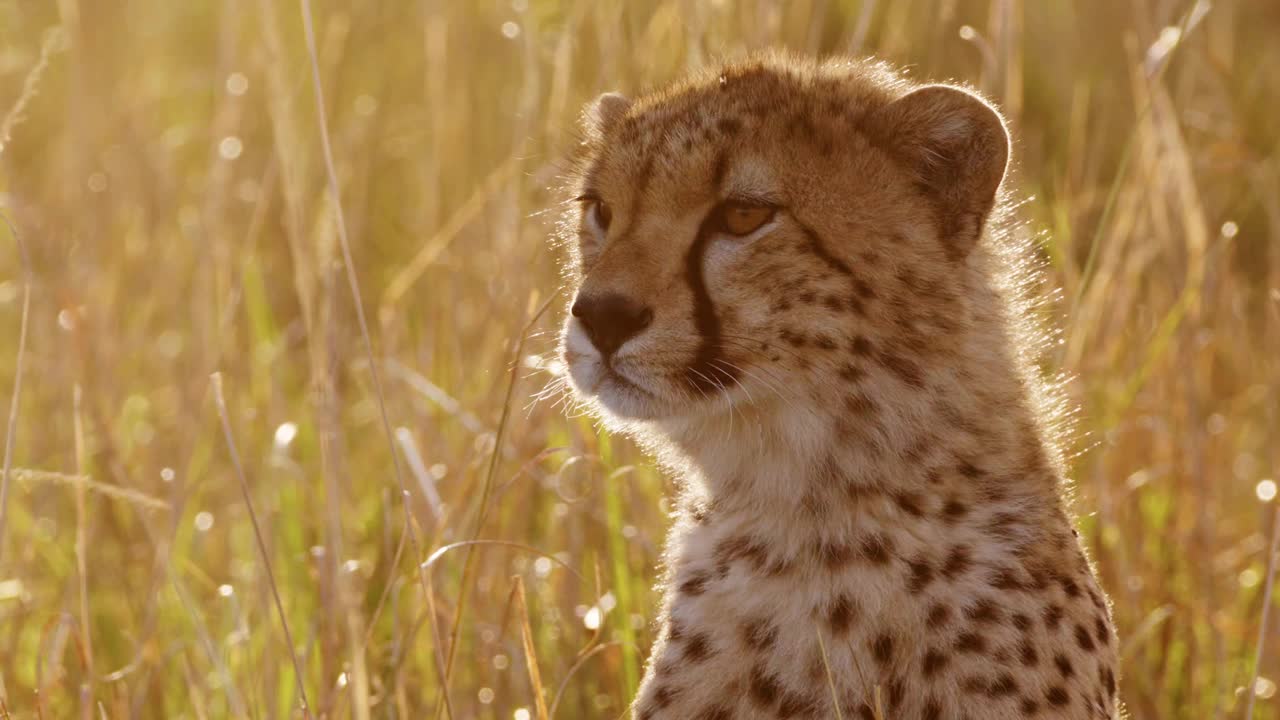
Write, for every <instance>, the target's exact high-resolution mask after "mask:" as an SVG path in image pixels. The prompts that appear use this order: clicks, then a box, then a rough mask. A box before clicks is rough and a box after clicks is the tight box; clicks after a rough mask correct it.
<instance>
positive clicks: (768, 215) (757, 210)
mask: <svg viewBox="0 0 1280 720" xmlns="http://www.w3.org/2000/svg"><path fill="white" fill-rule="evenodd" d="M776 212H777V209H776V208H774V207H772V206H770V205H750V204H747V203H729V204H727V205H725V206H724V209H723V210H721V212H720V223H721V225H722V226H723V227H724V231H725V232H727V233H729V234H730V235H738V236H742V235H750V234H751V233H753V232H755V231H756V230H759V229H760V226H761V225H764V224H765V223H767V222H769V221H770V220H772V219H773V216H774V214H775V213H776Z"/></svg>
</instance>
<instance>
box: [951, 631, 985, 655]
mask: <svg viewBox="0 0 1280 720" xmlns="http://www.w3.org/2000/svg"><path fill="white" fill-rule="evenodd" d="M986 649H987V641H986V639H984V638H983V637H982V636H981V635H978V634H977V633H972V632H963V633H960V634H959V635H958V636H956V650H959V651H960V652H966V653H980V652H984V651H986Z"/></svg>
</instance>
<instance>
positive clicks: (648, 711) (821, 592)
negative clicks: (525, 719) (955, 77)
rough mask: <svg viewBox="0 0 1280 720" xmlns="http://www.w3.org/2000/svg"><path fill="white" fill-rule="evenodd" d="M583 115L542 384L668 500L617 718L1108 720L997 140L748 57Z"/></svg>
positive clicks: (894, 89) (924, 96)
mask: <svg viewBox="0 0 1280 720" xmlns="http://www.w3.org/2000/svg"><path fill="white" fill-rule="evenodd" d="M584 118H585V120H584V132H583V143H582V146H581V148H580V150H581V153H580V158H579V159H580V162H579V163H578V167H579V171H578V173H577V175H576V177H575V178H574V180H573V182H574V183H575V185H574V187H573V188H572V190H573V193H574V194H575V195H576V200H577V202H576V203H570V204H569V206H570V207H571V208H572V210H571V211H570V213H569V215H568V216H567V218H566V221H565V223H564V234H565V235H567V236H568V237H567V238H566V239H567V240H568V243H567V244H568V245H570V247H571V248H572V251H571V253H570V254H571V259H570V265H569V267H568V268H567V270H568V274H569V277H570V278H571V282H573V283H575V284H576V289H577V294H576V297H575V298H574V301H573V304H572V309H571V313H570V316H569V317H568V318H567V322H566V323H565V325H564V330H563V336H562V339H561V352H562V356H563V360H564V362H565V365H566V367H567V369H568V373H569V376H570V381H571V383H572V386H573V388H574V391H575V392H576V394H577V395H578V397H579V398H580V399H581V400H583V401H584V402H586V403H587V404H589V405H590V406H592V407H593V408H594V409H595V410H596V411H597V412H598V414H599V415H600V416H601V417H602V418H603V419H604V420H605V421H606V423H607V424H608V426H609V427H611V428H613V429H615V430H618V431H620V432H623V433H626V434H628V435H630V436H631V437H633V438H635V439H636V441H638V442H639V443H640V444H641V445H643V446H644V447H645V448H646V449H647V450H648V451H650V452H652V453H653V454H655V455H656V456H657V458H658V459H659V461H660V462H661V463H662V464H663V465H664V466H665V467H666V468H668V469H669V470H670V471H671V472H672V473H673V474H675V475H676V476H678V477H679V478H680V483H679V485H680V488H681V490H680V497H679V499H678V503H677V506H678V507H679V508H680V509H679V511H678V513H677V516H676V518H675V520H674V526H673V528H672V530H671V534H670V536H669V538H668V543H667V553H666V567H667V575H666V578H665V582H664V588H665V599H664V603H663V611H662V615H661V617H660V619H659V635H658V639H657V641H656V643H655V644H654V646H653V649H652V654H651V657H650V659H649V663H648V667H647V672H646V674H645V678H644V681H643V684H642V686H641V689H640V693H639V696H638V698H637V699H636V700H635V703H634V705H633V707H632V713H633V716H634V717H635V718H637V719H638V720H741V719H745V718H824V719H825V718H835V717H837V715H839V716H841V717H844V718H849V719H860V718H873V717H877V718H878V717H884V718H888V719H889V720H914V719H917V718H919V719H921V720H940V719H943V718H947V719H955V720H960V719H961V718H969V719H971V720H983V719H993V720H1002V719H1006V718H1031V717H1035V718H1072V719H1082V718H1115V717H1118V710H1117V700H1116V670H1117V654H1116V637H1115V633H1114V632H1113V630H1112V623H1111V618H1110V614H1109V610H1108V605H1107V601H1106V600H1105V599H1104V597H1103V595H1102V592H1101V591H1100V590H1099V588H1098V584H1097V582H1096V580H1095V579H1094V576H1093V573H1092V571H1091V569H1090V565H1089V562H1088V561H1087V559H1086V557H1085V555H1084V553H1083V551H1082V549H1081V546H1080V543H1079V541H1078V540H1077V536H1076V532H1075V531H1074V530H1073V529H1072V523H1071V520H1070V518H1069V517H1068V514H1067V510H1066V509H1065V506H1064V501H1063V498H1062V486H1063V472H1064V471H1063V463H1062V460H1061V457H1060V453H1059V450H1058V448H1057V447H1055V444H1054V443H1055V438H1054V436H1053V432H1052V430H1051V428H1050V425H1051V423H1050V418H1049V413H1050V410H1051V405H1052V404H1051V403H1050V402H1049V400H1048V399H1047V398H1050V396H1051V393H1050V392H1048V391H1047V390H1046V389H1045V386H1044V383H1042V382H1041V381H1040V380H1039V379H1038V377H1037V374H1036V371H1035V369H1034V367H1033V366H1032V363H1033V361H1034V356H1035V354H1036V347H1035V345H1036V344H1037V343H1038V342H1039V341H1040V339H1041V336H1042V333H1038V332H1037V331H1036V330H1035V328H1034V327H1033V326H1032V325H1031V324H1030V322H1029V320H1028V319H1027V318H1028V316H1029V313H1028V307H1027V299H1026V298H1027V296H1028V294H1029V293H1027V292H1025V291H1024V289H1023V286H1024V285H1026V284H1027V283H1025V282H1023V281H1024V280H1025V278H1024V277H1023V276H1025V275H1026V274H1027V272H1028V271H1027V267H1028V263H1027V261H1026V259H1025V258H1024V256H1023V255H1022V252H1021V250H1019V249H1018V248H1016V247H1014V246H1015V245H1016V243H1015V242H1014V241H1013V240H1011V239H1009V238H1008V237H1007V234H1002V233H1000V232H998V226H999V225H1000V224H1001V222H1000V220H999V217H998V216H999V215H1001V214H1002V213H1003V211H1004V206H1005V205H1007V203H1005V202H1004V201H1003V198H1002V195H1001V192H1000V185H1001V182H1002V180H1003V178H1004V176H1005V168H1006V164H1007V158H1008V154H1009V136H1008V133H1007V132H1006V130H1005V125H1004V122H1003V120H1002V119H1001V117H1000V114H999V113H998V112H997V111H996V110H995V109H994V108H992V106H991V105H989V104H988V103H987V102H985V101H984V100H982V99H981V98H979V97H978V96H977V95H975V94H973V93H971V92H969V91H967V90H964V89H961V88H957V87H952V86H947V85H918V84H915V83H913V82H911V81H909V80H907V79H906V78H904V77H903V76H902V75H901V74H899V73H898V72H896V71H894V70H893V69H891V68H889V67H886V66H885V65H883V64H879V63H874V62H870V61H861V62H860V61H846V60H841V61H830V62H821V63H819V62H813V61H802V60H797V59H794V58H786V57H774V56H771V57H766V58H758V59H754V60H750V61H747V62H744V63H741V64H733V65H729V66H727V67H724V68H722V69H720V70H718V71H714V72H711V73H709V74H706V75H704V76H700V77H696V78H693V79H690V80H687V81H685V82H683V83H680V84H678V85H675V86H674V87H670V88H667V89H664V90H661V91H659V92H655V93H653V94H649V95H646V96H644V97H641V98H639V99H635V100H630V99H627V98H625V97H623V96H621V95H617V94H607V95H604V96H602V97H601V98H599V99H598V100H597V101H596V102H595V103H593V104H592V105H591V106H590V107H589V108H588V110H587V112H586V113H585V115H584Z"/></svg>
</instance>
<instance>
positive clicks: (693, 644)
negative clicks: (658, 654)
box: [684, 633, 711, 663]
mask: <svg viewBox="0 0 1280 720" xmlns="http://www.w3.org/2000/svg"><path fill="white" fill-rule="evenodd" d="M710 656H711V641H710V640H709V639H708V638H707V636H706V635H704V634H702V633H694V634H693V635H690V636H689V642H687V643H685V645H684V659H685V660H688V661H689V662H693V663H698V662H702V661H703V660H706V659H707V658H708V657H710Z"/></svg>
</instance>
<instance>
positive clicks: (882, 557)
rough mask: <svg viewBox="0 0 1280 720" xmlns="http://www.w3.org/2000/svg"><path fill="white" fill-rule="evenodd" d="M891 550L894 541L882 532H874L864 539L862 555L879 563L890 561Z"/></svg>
mask: <svg viewBox="0 0 1280 720" xmlns="http://www.w3.org/2000/svg"><path fill="white" fill-rule="evenodd" d="M891 552H892V542H891V541H890V540H889V538H888V537H886V536H885V535H884V534H882V533H873V534H872V535H870V536H868V537H866V538H865V539H864V540H863V541H862V556H863V557H865V558H866V559H867V560H870V561H871V562H873V563H875V564H877V565H884V564H885V563H887V562H889V555H890V553H891Z"/></svg>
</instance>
